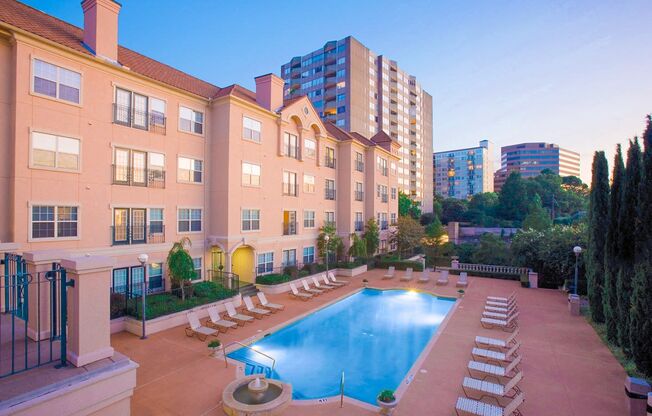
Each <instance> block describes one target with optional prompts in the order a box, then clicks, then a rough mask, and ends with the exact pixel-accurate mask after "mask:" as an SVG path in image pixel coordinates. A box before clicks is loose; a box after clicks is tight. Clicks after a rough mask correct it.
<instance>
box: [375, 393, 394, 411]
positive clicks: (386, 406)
mask: <svg viewBox="0 0 652 416" xmlns="http://www.w3.org/2000/svg"><path fill="white" fill-rule="evenodd" d="M376 402H377V403H378V406H380V409H381V414H383V415H389V414H391V412H392V410H393V409H394V408H395V407H396V405H397V404H398V403H397V402H396V397H395V396H394V390H383V391H381V392H380V393H379V394H378V397H376Z"/></svg>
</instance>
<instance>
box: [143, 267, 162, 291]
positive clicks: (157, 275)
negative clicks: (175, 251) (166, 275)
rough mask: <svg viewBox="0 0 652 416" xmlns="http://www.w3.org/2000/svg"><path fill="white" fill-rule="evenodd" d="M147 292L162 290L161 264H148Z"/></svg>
mask: <svg viewBox="0 0 652 416" xmlns="http://www.w3.org/2000/svg"><path fill="white" fill-rule="evenodd" d="M147 279H148V280H149V290H150V291H157V290H163V263H150V264H149V266H148V271H147Z"/></svg>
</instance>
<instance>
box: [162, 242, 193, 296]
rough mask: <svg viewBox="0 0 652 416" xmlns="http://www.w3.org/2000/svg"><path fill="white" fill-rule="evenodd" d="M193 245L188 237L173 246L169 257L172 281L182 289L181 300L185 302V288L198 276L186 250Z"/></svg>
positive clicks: (168, 263) (169, 272)
mask: <svg viewBox="0 0 652 416" xmlns="http://www.w3.org/2000/svg"><path fill="white" fill-rule="evenodd" d="M191 244H192V243H191V242H190V239H189V238H188V237H184V238H182V239H181V240H179V241H177V242H175V243H174V244H173V245H172V248H171V249H170V251H169V252H168V257H167V265H168V274H169V275H170V280H172V282H173V283H175V284H177V285H179V287H180V288H181V299H183V300H185V299H186V294H185V291H184V286H186V285H187V284H188V283H189V282H190V281H191V280H194V279H195V277H196V276H197V273H196V272H195V265H194V263H193V262H192V257H191V256H190V253H188V250H187V249H186V246H188V247H190V245H191Z"/></svg>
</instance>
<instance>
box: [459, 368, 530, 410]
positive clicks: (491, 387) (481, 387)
mask: <svg viewBox="0 0 652 416" xmlns="http://www.w3.org/2000/svg"><path fill="white" fill-rule="evenodd" d="M522 379H523V372H522V371H519V372H518V373H516V375H515V376H514V377H512V378H511V379H510V380H509V381H508V382H507V383H506V384H500V383H492V382H490V381H485V380H479V379H477V378H473V377H464V380H463V381H462V390H464V394H465V395H466V397H468V398H471V399H474V400H478V399H482V398H483V397H486V396H491V397H493V398H495V399H496V401H498V403H500V400H501V399H505V398H509V399H513V398H514V396H516V395H517V394H519V393H520V392H521V388H520V387H519V386H518V383H519V382H520V381H521V380H522ZM471 393H475V394H478V393H479V394H480V397H479V398H478V399H475V397H473V396H472V395H471Z"/></svg>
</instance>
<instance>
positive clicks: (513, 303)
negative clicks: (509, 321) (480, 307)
mask: <svg viewBox="0 0 652 416" xmlns="http://www.w3.org/2000/svg"><path fill="white" fill-rule="evenodd" d="M485 306H496V307H498V308H510V307H514V306H517V303H516V299H514V300H511V301H509V302H507V303H504V302H496V301H494V300H488V301H487V302H486V303H485Z"/></svg>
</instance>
